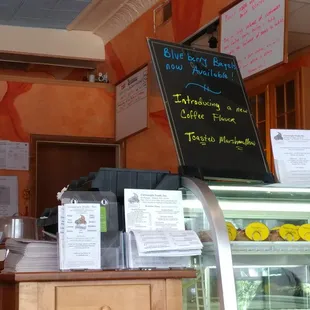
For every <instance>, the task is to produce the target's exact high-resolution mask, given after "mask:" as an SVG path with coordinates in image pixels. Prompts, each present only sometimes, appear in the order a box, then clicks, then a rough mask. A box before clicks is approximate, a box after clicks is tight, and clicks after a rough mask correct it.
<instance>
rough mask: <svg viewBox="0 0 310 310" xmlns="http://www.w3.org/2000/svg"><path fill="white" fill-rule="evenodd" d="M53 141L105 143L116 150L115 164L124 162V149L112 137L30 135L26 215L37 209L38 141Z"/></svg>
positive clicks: (120, 165)
mask: <svg viewBox="0 0 310 310" xmlns="http://www.w3.org/2000/svg"><path fill="white" fill-rule="evenodd" d="M40 142H43V143H55V144H57V143H58V144H80V145H81V144H92V145H98V146H99V145H106V146H111V147H115V148H116V151H119V152H117V153H116V158H115V161H116V166H117V167H122V165H123V163H124V162H125V157H124V153H125V152H124V151H123V150H122V147H121V145H120V144H119V143H116V142H115V140H114V139H105V138H92V137H73V136H52V135H36V134H32V135H31V136H30V146H29V160H30V163H29V173H30V182H29V183H30V193H31V195H30V206H29V210H28V212H27V215H28V216H33V217H36V211H37V146H38V143H40Z"/></svg>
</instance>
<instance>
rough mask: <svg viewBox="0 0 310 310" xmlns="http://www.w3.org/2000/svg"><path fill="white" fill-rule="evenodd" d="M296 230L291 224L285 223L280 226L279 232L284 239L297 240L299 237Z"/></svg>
mask: <svg viewBox="0 0 310 310" xmlns="http://www.w3.org/2000/svg"><path fill="white" fill-rule="evenodd" d="M298 230H299V229H298V227H297V226H295V225H293V224H285V225H282V226H281V227H280V230H279V234H280V236H281V238H282V239H283V240H285V241H298V240H299V239H300V236H299V232H298Z"/></svg>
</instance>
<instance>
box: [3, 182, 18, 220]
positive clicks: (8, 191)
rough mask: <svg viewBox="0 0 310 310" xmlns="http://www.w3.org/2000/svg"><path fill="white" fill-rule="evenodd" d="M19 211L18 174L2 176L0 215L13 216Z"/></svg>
mask: <svg viewBox="0 0 310 310" xmlns="http://www.w3.org/2000/svg"><path fill="white" fill-rule="evenodd" d="M17 212H18V181H17V176H0V216H12V215H14V214H15V213H17Z"/></svg>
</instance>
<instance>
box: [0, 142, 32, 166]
mask: <svg viewBox="0 0 310 310" xmlns="http://www.w3.org/2000/svg"><path fill="white" fill-rule="evenodd" d="M0 169H4V170H29V143H25V142H12V141H5V140H0Z"/></svg>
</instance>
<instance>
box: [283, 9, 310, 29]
mask: <svg viewBox="0 0 310 310" xmlns="http://www.w3.org/2000/svg"><path fill="white" fill-rule="evenodd" d="M309 17H310V5H309V4H307V5H305V6H303V7H302V8H300V9H298V10H296V11H295V12H294V13H292V14H290V16H289V20H288V30H289V31H292V32H302V33H310V18H309Z"/></svg>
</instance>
